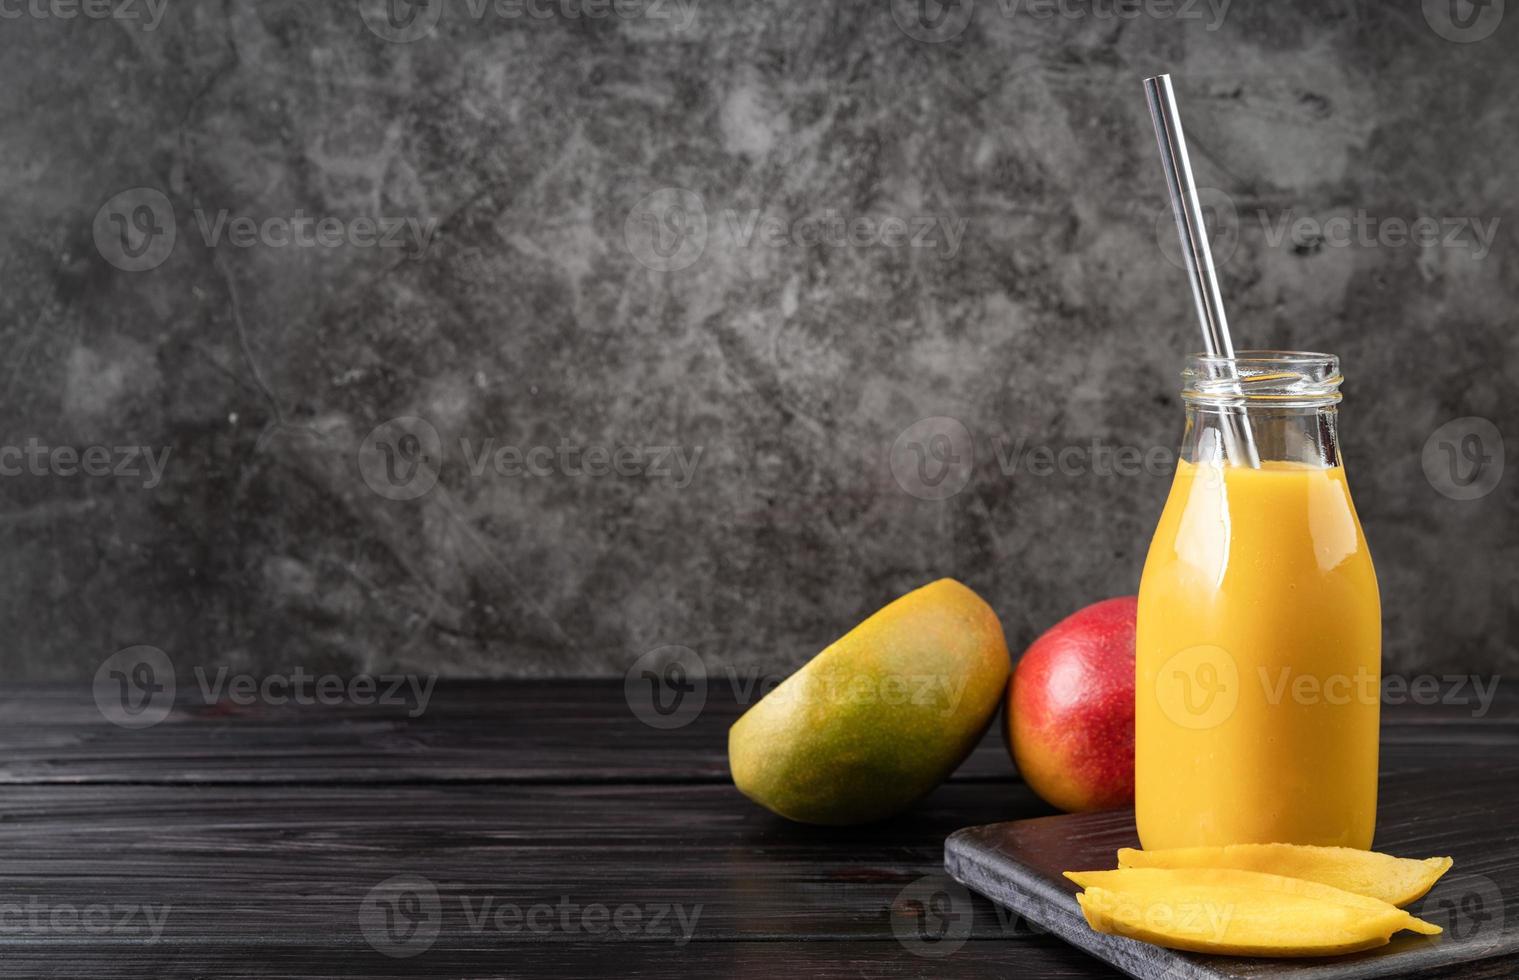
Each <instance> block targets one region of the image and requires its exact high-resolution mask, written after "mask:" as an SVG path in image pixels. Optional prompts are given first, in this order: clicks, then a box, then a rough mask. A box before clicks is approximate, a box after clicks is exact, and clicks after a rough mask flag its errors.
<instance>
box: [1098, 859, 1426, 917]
mask: <svg viewBox="0 0 1519 980" xmlns="http://www.w3.org/2000/svg"><path fill="white" fill-rule="evenodd" d="M1451 863H1452V862H1451V859H1450V858H1448V857H1433V858H1425V859H1424V860H1422V861H1418V860H1414V859H1412V858H1399V857H1393V856H1392V855H1391V854H1380V853H1378V852H1376V851H1360V850H1357V849H1355V848H1353V847H1312V846H1309V845H1305V844H1231V845H1229V846H1228V847H1178V848H1172V849H1169V850H1161V851H1139V850H1135V849H1134V848H1131V847H1125V848H1123V849H1121V850H1120V851H1119V852H1118V866H1119V867H1120V868H1237V869H1239V870H1241V871H1264V872H1267V873H1268V874H1275V875H1283V876H1285V877H1288V878H1303V879H1306V880H1308V881H1317V882H1319V883H1320V884H1324V885H1333V886H1334V887H1335V888H1340V889H1343V890H1345V891H1347V892H1355V893H1356V894H1357V895H1365V896H1367V897H1369V898H1376V899H1380V900H1381V901H1384V902H1386V903H1387V904H1389V905H1396V906H1398V907H1400V908H1401V907H1402V906H1404V905H1407V904H1408V903H1409V902H1413V901H1416V900H1418V899H1420V898H1423V897H1424V895H1425V894H1426V893H1427V892H1428V891H1429V890H1430V888H1431V887H1433V886H1434V883H1435V882H1436V881H1438V880H1439V879H1440V876H1441V875H1443V874H1445V872H1447V871H1449V870H1450V866H1451Z"/></svg>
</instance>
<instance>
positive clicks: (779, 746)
mask: <svg viewBox="0 0 1519 980" xmlns="http://www.w3.org/2000/svg"><path fill="white" fill-rule="evenodd" d="M1010 669H1011V665H1010V662H1009V660H1008V655H1007V642H1006V640H1005V639H1004V638H1003V635H1002V624H1001V623H1000V622H999V621H998V619H997V614H996V613H995V612H993V611H992V609H991V607H990V606H988V605H987V604H986V603H985V602H984V601H982V599H981V597H980V596H978V595H976V593H974V592H972V591H971V590H970V589H968V588H966V587H965V586H963V585H961V584H960V583H959V582H956V581H954V580H953V579H940V580H939V581H937V582H933V583H931V584H929V585H925V586H923V587H922V588H920V589H917V590H915V591H912V592H909V593H907V594H906V595H904V596H902V597H901V598H899V599H897V600H895V601H894V602H891V603H889V604H888V605H886V606H884V607H882V608H881V609H880V610H879V611H877V612H876V613H875V614H874V615H872V616H871V617H870V618H869V619H866V620H865V621H864V622H862V623H860V624H859V625H858V626H856V627H855V628H854V629H852V630H850V631H849V632H848V633H847V634H845V635H844V636H843V637H842V638H841V639H839V640H838V641H836V642H835V643H833V644H832V645H830V646H828V647H827V648H826V649H824V650H823V651H822V652H821V653H819V654H818V655H817V656H815V657H813V658H812V660H810V661H809V662H808V663H807V664H806V665H805V666H804V667H802V668H801V669H800V670H798V671H797V672H796V673H794V674H792V675H791V676H790V677H788V678H787V679H786V680H785V681H783V682H782V683H781V684H780V685H779V686H777V687H776V688H775V689H774V690H773V691H771V692H770V693H769V694H767V695H766V696H765V697H764V698H762V699H761V700H760V701H759V702H758V703H757V704H755V705H754V706H753V707H752V708H750V709H749V710H748V711H747V712H745V713H744V715H743V717H741V718H739V720H738V721H737V722H735V723H734V725H733V727H732V728H731V729H729V731H728V766H729V768H730V769H731V770H732V773H733V782H734V784H735V785H737V786H738V788H739V790H740V791H742V792H743V794H744V795H745V796H747V797H749V798H750V799H752V800H754V801H755V802H756V803H758V804H760V805H761V806H763V807H765V808H767V809H769V810H771V811H773V812H775V813H778V814H780V815H781V816H783V817H786V818H788V819H791V820H796V821H800V822H802V823H814V824H826V825H833V826H844V825H851V824H860V823H867V822H870V821H873V820H881V819H884V818H886V817H889V816H892V815H894V814H896V813H899V812H901V811H902V810H904V809H906V808H907V807H909V806H911V805H912V804H913V803H915V802H917V801H918V800H919V799H921V798H922V797H923V796H925V795H927V794H928V793H929V792H930V791H932V790H933V789H934V787H936V786H938V785H939V783H941V782H943V781H944V779H945V778H946V777H947V776H949V774H950V773H951V772H953V771H954V770H955V768H956V767H957V766H959V765H960V763H961V762H963V761H964V760H965V757H966V756H967V755H969V754H970V751H971V749H973V748H974V747H975V745H976V743H977V742H978V741H979V740H980V739H981V736H982V734H983V733H984V732H985V731H986V728H987V726H988V725H989V724H990V723H991V720H992V716H993V715H994V714H995V713H996V711H997V706H998V705H999V704H1000V703H1001V702H1002V693H1003V690H1004V689H1005V688H1006V686H1007V678H1008V673H1009V671H1010Z"/></svg>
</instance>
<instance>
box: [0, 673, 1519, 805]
mask: <svg viewBox="0 0 1519 980" xmlns="http://www.w3.org/2000/svg"><path fill="white" fill-rule="evenodd" d="M742 691H743V689H742V688H741V687H738V686H731V687H725V686H722V685H714V686H713V687H712V688H710V689H709V691H708V694H707V698H706V703H705V706H704V708H703V710H702V711H701V712H700V713H699V714H698V715H697V716H696V717H695V718H694V719H693V720H692V721H691V722H690V723H689V724H688V725H685V726H684V727H681V728H676V729H671V730H660V729H655V728H651V727H649V726H647V725H645V724H644V723H643V722H641V721H640V720H639V719H638V718H637V717H636V716H635V715H634V713H633V711H632V710H631V709H630V708H629V706H628V703H627V701H626V700H625V698H624V696H623V688H622V685H621V683H620V682H615V681H605V680H602V681H578V682H577V681H533V682H510V683H508V682H497V681H444V682H439V684H438V686H437V687H436V689H435V690H434V692H433V695H432V697H431V699H430V700H429V701H428V704H427V708H426V710H425V711H424V712H422V713H421V714H420V715H419V716H417V717H411V716H410V712H411V709H410V708H408V707H407V706H403V705H395V706H383V705H380V706H374V705H371V706H363V705H353V704H339V705H335V706H324V705H313V706H299V705H268V704H257V705H251V706H241V705H235V704H231V703H228V702H217V703H213V704H210V705H204V704H199V705H197V704H194V703H193V699H191V702H190V703H187V704H184V705H182V706H181V707H179V708H176V710H175V711H174V712H173V713H171V714H170V715H169V716H168V718H166V719H165V720H164V721H163V722H162V723H160V724H159V725H157V726H155V727H152V728H148V729H143V730H135V731H132V730H126V729H123V728H119V727H117V726H115V725H112V724H110V723H109V722H107V721H106V720H105V719H104V718H103V717H102V715H101V714H100V711H99V709H98V708H97V707H96V705H95V701H94V698H93V694H92V693H91V691H90V689H89V687H88V686H87V685H78V684H75V685H20V686H12V687H8V688H7V689H6V691H5V692H4V693H3V694H0V783H4V784H23V783H46V782H56V783H73V782H103V783H112V782H114V783H142V782H153V783H190V784H224V783H275V784H278V783H292V782H311V783H371V784H384V783H404V782H535V781H538V782H542V781H558V782H581V783H626V782H647V783H701V782H707V783H723V782H727V780H728V778H729V777H728V760H727V729H728V726H729V725H731V724H732V723H733V721H734V720H736V719H737V717H738V716H739V715H740V714H741V713H742V712H743V710H745V704H744V703H743V702H742V700H741V697H740V695H741V694H742ZM1499 694H1500V697H1499V698H1498V700H1497V701H1496V702H1495V703H1494V704H1493V705H1492V707H1491V709H1490V710H1489V711H1488V712H1487V713H1486V714H1485V715H1483V716H1481V717H1475V716H1474V715H1475V711H1476V709H1475V708H1473V707H1470V706H1466V705H1430V706H1419V705H1411V704H1409V705H1400V706H1389V707H1388V708H1387V709H1386V710H1385V711H1384V725H1383V736H1382V737H1383V744H1384V747H1385V750H1384V768H1388V767H1395V768H1402V769H1407V770H1420V769H1427V768H1434V767H1438V766H1440V765H1442V764H1443V763H1444V762H1445V760H1446V759H1448V758H1449V757H1451V756H1458V757H1459V756H1461V755H1463V754H1467V755H1469V754H1471V753H1475V752H1483V751H1502V750H1508V751H1513V750H1515V749H1519V697H1515V696H1513V695H1512V694H1511V693H1510V692H1508V691H1506V690H1501V691H1500V692H1499ZM952 778H953V779H954V780H955V781H960V782H997V783H1011V782H1014V781H1016V779H1017V773H1016V771H1015V770H1014V768H1013V765H1012V762H1011V760H1009V758H1008V755H1007V752H1006V750H1005V749H1004V748H1003V745H1002V740H1001V736H1000V734H999V729H998V727H997V726H996V725H994V726H993V727H992V729H991V730H990V731H989V732H988V733H987V735H986V737H985V738H984V739H983V740H982V742H981V744H980V745H979V746H978V747H977V748H976V750H975V751H974V752H973V753H972V754H971V756H970V758H969V759H967V760H966V762H965V763H964V764H963V765H962V766H961V767H960V768H959V770H958V771H957V772H956V773H955V774H954V776H953V777H952Z"/></svg>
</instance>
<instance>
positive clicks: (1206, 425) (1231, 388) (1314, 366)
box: [1181, 351, 1342, 467]
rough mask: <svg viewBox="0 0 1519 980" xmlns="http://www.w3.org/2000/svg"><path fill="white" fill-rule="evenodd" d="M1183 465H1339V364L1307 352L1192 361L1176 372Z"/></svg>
mask: <svg viewBox="0 0 1519 980" xmlns="http://www.w3.org/2000/svg"><path fill="white" fill-rule="evenodd" d="M1182 379H1183V381H1184V385H1183V388H1182V393H1181V394H1182V400H1183V401H1184V402H1185V403H1186V405H1187V431H1186V435H1185V436H1184V438H1183V439H1182V450H1181V455H1182V459H1184V460H1186V461H1187V462H1190V463H1201V464H1214V465H1217V464H1222V463H1230V464H1235V465H1245V464H1247V463H1248V462H1249V459H1250V456H1251V453H1252V450H1253V454H1254V456H1255V458H1257V459H1259V460H1260V461H1261V462H1263V463H1271V462H1281V463H1297V464H1301V465H1306V466H1318V467H1329V466H1338V465H1340V443H1339V435H1338V431H1337V420H1338V416H1339V412H1338V409H1337V406H1338V405H1339V402H1340V382H1341V380H1342V378H1341V376H1340V362H1339V358H1337V357H1335V356H1334V355H1332V354H1317V353H1311V352H1306V351H1241V352H1240V353H1239V354H1238V355H1237V356H1235V357H1227V358H1226V357H1216V356H1213V355H1208V354H1193V355H1192V356H1190V357H1188V358H1187V365H1186V369H1185V370H1184V371H1183V372H1182Z"/></svg>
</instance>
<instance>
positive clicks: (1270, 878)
mask: <svg viewBox="0 0 1519 980" xmlns="http://www.w3.org/2000/svg"><path fill="white" fill-rule="evenodd" d="M1066 877H1067V878H1070V879H1071V880H1072V881H1074V882H1076V883H1077V884H1078V885H1081V886H1082V887H1084V888H1085V889H1086V891H1085V892H1083V893H1082V894H1079V895H1077V896H1076V900H1077V902H1078V903H1080V905H1081V911H1082V914H1083V915H1085V916H1086V920H1087V924H1088V925H1090V926H1091V927H1092V928H1093V929H1095V930H1097V931H1098V932H1104V933H1109V934H1112V935H1119V936H1127V937H1129V938H1130V939H1138V940H1141V941H1143V942H1148V943H1154V944H1155V945H1157V946H1165V947H1167V948H1169V949H1181V950H1189V951H1192V952H1198V953H1222V954H1232V955H1235V956H1280V957H1289V956H1334V955H1338V954H1341V953H1353V952H1358V951H1360V950H1364V949H1372V948H1375V947H1377V946H1383V945H1386V944H1387V942H1388V941H1389V940H1390V939H1391V937H1392V934H1393V933H1395V932H1397V931H1398V930H1400V929H1411V930H1413V931H1415V932H1420V933H1423V934H1425V935H1434V934H1437V933H1439V932H1440V927H1439V926H1436V925H1433V924H1431V923H1428V922H1424V921H1423V920H1421V919H1417V918H1415V917H1414V916H1412V915H1410V914H1409V913H1408V912H1405V911H1403V910H1402V909H1399V908H1395V907H1394V906H1391V905H1388V904H1387V903H1386V902H1382V901H1378V900H1377V899H1373V898H1367V897H1366V896H1364V895H1356V894H1354V893H1352V892H1346V891H1343V890H1341V889H1338V888H1333V887H1330V886H1329V885H1323V884H1319V883H1318V882H1312V881H1305V880H1303V879H1299V878H1285V877H1282V876H1281V875H1271V874H1263V873H1261V872H1257V871H1240V870H1237V869H1233V868H1184V869H1163V868H1126V869H1119V870H1117V871H1071V872H1066Z"/></svg>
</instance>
